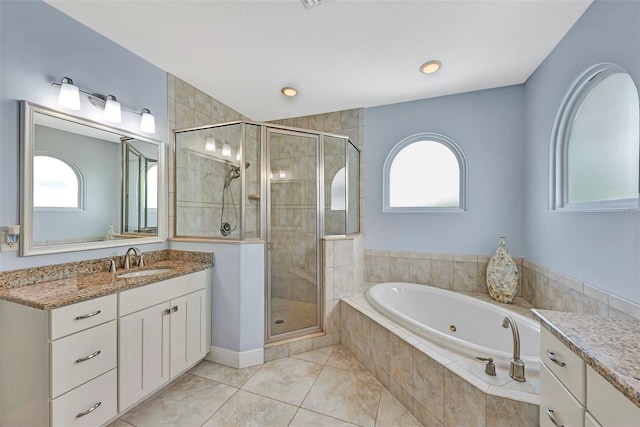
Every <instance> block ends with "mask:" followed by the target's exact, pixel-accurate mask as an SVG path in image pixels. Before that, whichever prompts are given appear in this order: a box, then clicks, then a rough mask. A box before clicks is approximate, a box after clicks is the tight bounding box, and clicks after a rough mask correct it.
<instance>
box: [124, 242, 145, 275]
mask: <svg viewBox="0 0 640 427" xmlns="http://www.w3.org/2000/svg"><path fill="white" fill-rule="evenodd" d="M132 251H133V252H134V253H135V254H136V256H137V257H138V267H144V254H143V253H142V252H141V251H140V249H138V248H134V247H130V248H129V249H127V252H126V253H125V254H124V267H123V268H124V269H125V270H128V269H129V268H131V264H130V263H129V254H130V253H131V252H132Z"/></svg>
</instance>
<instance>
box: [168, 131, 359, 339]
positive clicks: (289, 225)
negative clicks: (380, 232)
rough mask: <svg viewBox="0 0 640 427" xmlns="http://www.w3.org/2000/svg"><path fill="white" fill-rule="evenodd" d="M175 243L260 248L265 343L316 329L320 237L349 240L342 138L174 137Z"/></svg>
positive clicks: (354, 213)
mask: <svg viewBox="0 0 640 427" xmlns="http://www.w3.org/2000/svg"><path fill="white" fill-rule="evenodd" d="M174 160H175V186H174V189H175V202H174V203H175V205H174V209H175V210H174V212H175V216H174V221H175V223H174V230H175V233H174V234H175V236H174V237H176V238H188V239H198V240H207V241H209V240H215V241H220V240H223V241H230V242H231V241H233V242H238V241H239V242H242V241H254V242H255V241H256V240H264V242H265V266H266V267H265V296H266V298H265V300H266V307H265V309H266V310H265V313H266V319H265V337H266V338H265V339H266V341H267V342H273V341H278V340H280V339H285V338H290V337H293V336H299V335H304V334H307V333H313V332H317V331H320V330H321V329H322V313H323V310H322V281H321V278H322V271H321V266H322V259H321V238H322V237H323V236H327V235H350V234H355V233H358V232H359V218H360V213H359V198H360V196H359V188H360V184H359V181H360V172H359V165H360V152H359V150H358V149H357V148H356V147H355V146H354V145H353V144H352V143H351V142H350V141H349V139H348V138H347V137H344V136H340V135H332V134H327V133H323V132H317V131H313V130H308V129H297V128H290V127H284V126H275V125H269V124H261V123H254V122H246V121H242V122H231V123H223V124H218V125H211V126H202V127H198V128H190V129H183V130H177V131H175V159H174Z"/></svg>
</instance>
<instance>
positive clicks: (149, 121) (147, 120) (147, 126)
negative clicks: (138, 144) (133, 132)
mask: <svg viewBox="0 0 640 427" xmlns="http://www.w3.org/2000/svg"><path fill="white" fill-rule="evenodd" d="M140 130H141V131H142V132H147V133H156V118H155V117H153V114H151V111H149V109H148V108H143V109H142V118H141V119H140Z"/></svg>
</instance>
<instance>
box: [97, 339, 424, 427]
mask: <svg viewBox="0 0 640 427" xmlns="http://www.w3.org/2000/svg"><path fill="white" fill-rule="evenodd" d="M354 425H357V426H402V427H412V426H421V425H422V424H420V422H419V421H418V420H417V419H416V418H414V416H413V415H412V414H411V413H410V412H409V411H407V410H406V409H405V407H404V406H402V404H401V403H400V402H399V401H398V400H397V399H396V398H395V397H393V396H392V395H391V393H389V391H388V390H387V389H385V388H384V387H383V386H382V384H380V382H379V381H378V380H377V379H375V378H374V377H373V376H371V375H370V374H369V373H368V372H367V371H366V370H365V368H364V367H363V366H362V365H361V364H360V363H358V361H357V360H356V359H355V358H354V357H353V356H352V355H351V353H350V352H349V351H348V350H347V349H346V348H344V347H342V346H339V345H338V346H332V347H325V348H321V349H318V350H313V351H309V352H307V353H301V354H297V355H295V356H291V357H286V358H283V359H278V360H274V361H271V362H268V363H265V364H264V365H261V366H253V367H250V368H245V369H240V370H238V369H233V368H228V367H226V366H222V365H219V364H217V363H212V362H208V361H203V362H201V363H200V364H199V365H197V366H196V367H195V368H193V369H192V370H191V371H190V372H189V373H188V374H187V375H185V376H184V377H182V378H180V379H179V380H178V381H176V382H175V383H173V384H172V385H171V386H169V387H168V388H167V389H166V390H164V391H163V392H162V393H161V394H160V395H158V396H156V397H155V398H153V399H152V400H150V401H148V402H146V403H145V404H144V405H140V406H138V407H135V408H133V409H132V410H130V411H129V412H127V413H126V414H124V415H123V416H122V417H121V418H120V419H118V420H116V421H115V422H113V423H112V424H111V425H110V426H109V427H130V426H138V427H142V426H154V427H156V426H206V427H210V426H225V427H232V426H261V427H262V426H264V427H279V426H284V427H286V426H290V427H294V426H295V427H300V426H338V427H339V426H354Z"/></svg>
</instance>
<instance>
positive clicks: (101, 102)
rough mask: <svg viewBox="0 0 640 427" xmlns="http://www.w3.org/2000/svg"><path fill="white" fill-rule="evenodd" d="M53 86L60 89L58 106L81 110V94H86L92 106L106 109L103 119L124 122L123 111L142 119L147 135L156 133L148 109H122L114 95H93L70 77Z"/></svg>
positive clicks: (153, 119) (154, 120)
mask: <svg viewBox="0 0 640 427" xmlns="http://www.w3.org/2000/svg"><path fill="white" fill-rule="evenodd" d="M51 86H54V87H59V88H60V94H59V95H58V105H60V106H61V107H64V108H68V109H71V110H80V108H81V107H80V94H81V93H83V94H85V95H86V96H87V97H88V98H89V101H91V104H93V105H94V106H95V107H96V108H100V109H104V113H103V116H102V117H103V118H104V120H106V121H109V122H112V123H120V122H122V111H123V110H124V111H127V112H129V113H133V114H137V115H139V116H141V118H140V130H141V131H142V132H146V133H156V119H155V117H154V116H153V114H151V111H150V110H149V109H148V108H143V109H142V111H141V112H138V111H135V110H130V109H127V108H124V107H122V105H121V104H120V102H118V100H117V99H116V97H115V96H113V95H108V96H104V95H101V94H99V93H91V92H87V91H85V90H82V89H80V88H79V87H78V86H75V85H74V84H73V80H71V78H69V77H63V78H62V80H61V81H60V83H58V82H53V83H51Z"/></svg>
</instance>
